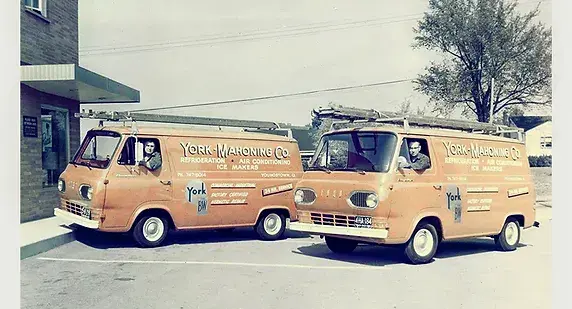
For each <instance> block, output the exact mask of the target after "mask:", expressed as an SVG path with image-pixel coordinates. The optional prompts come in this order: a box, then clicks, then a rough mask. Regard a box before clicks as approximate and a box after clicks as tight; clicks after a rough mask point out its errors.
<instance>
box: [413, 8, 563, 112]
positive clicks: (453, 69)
mask: <svg viewBox="0 0 572 309" xmlns="http://www.w3.org/2000/svg"><path fill="white" fill-rule="evenodd" d="M516 6H517V2H515V1H513V0H429V11H428V12H427V13H425V16H424V17H423V19H422V20H421V21H420V22H419V23H418V26H417V28H415V29H414V32H415V34H416V37H415V43H414V44H413V46H414V47H415V48H426V49H428V50H432V51H437V52H439V53H441V54H442V55H443V56H444V58H443V60H442V62H440V63H437V62H432V63H431V65H430V66H429V67H427V68H426V73H425V74H422V75H420V76H419V77H418V78H417V79H416V80H415V84H416V90H418V91H420V92H421V93H423V94H425V95H427V96H428V97H429V100H430V101H429V103H430V105H431V106H432V107H433V112H437V113H439V114H441V115H449V114H450V113H451V112H453V111H454V110H456V109H459V108H460V109H462V111H463V114H464V115H465V116H471V115H472V116H473V117H474V116H476V118H477V120H478V121H481V122H488V120H489V117H490V102H491V97H492V104H493V115H494V114H496V113H498V112H500V111H502V110H503V109H505V108H509V107H512V106H515V105H518V106H522V107H527V106H529V105H549V104H551V102H552V94H551V83H552V68H551V65H552V34H551V29H550V28H546V27H545V26H544V25H543V24H541V23H534V22H533V21H534V18H535V17H536V16H537V15H538V13H539V11H538V7H537V8H536V9H535V10H533V11H531V12H529V13H527V14H524V15H521V14H519V13H518V12H517V10H516ZM493 79H494V89H493V90H494V92H493V93H492V95H491V84H492V80H493Z"/></svg>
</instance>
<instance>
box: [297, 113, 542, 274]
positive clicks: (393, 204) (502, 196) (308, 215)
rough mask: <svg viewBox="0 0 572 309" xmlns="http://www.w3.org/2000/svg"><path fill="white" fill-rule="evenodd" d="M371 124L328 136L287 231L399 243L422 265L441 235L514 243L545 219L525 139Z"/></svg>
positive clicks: (337, 244) (347, 241)
mask: <svg viewBox="0 0 572 309" xmlns="http://www.w3.org/2000/svg"><path fill="white" fill-rule="evenodd" d="M401 121H403V119H402V120H401ZM405 121H407V120H405ZM366 122H370V123H372V124H371V125H370V126H369V127H367V126H364V127H361V128H343V129H338V130H333V131H331V132H328V133H326V134H324V135H323V136H322V137H321V140H320V143H319V146H318V148H317V149H316V153H315V156H314V157H313V159H312V161H311V163H310V166H309V168H308V170H307V171H306V172H305V173H304V176H303V177H302V180H300V181H299V182H298V184H297V186H296V190H295V194H294V197H295V202H296V207H297V211H298V220H297V221H295V220H292V222H289V223H288V226H287V229H290V230H293V231H299V232H306V233H310V234H315V235H321V236H324V238H325V241H326V244H327V246H328V247H329V249H330V250H331V251H333V252H342V253H349V252H351V251H353V250H354V249H355V248H356V246H357V244H358V243H370V244H380V245H399V246H401V247H402V248H403V250H404V253H405V257H406V259H407V261H408V262H410V263H414V264H417V263H427V262H429V261H431V260H432V258H433V257H434V255H435V252H436V250H437V247H438V245H439V243H440V242H441V241H443V240H450V239H460V238H467V237H482V236H489V237H493V238H494V240H495V242H496V244H497V245H498V247H499V248H500V249H501V250H505V251H510V250H514V249H516V248H517V245H518V243H519V241H520V235H521V228H529V227H531V226H533V225H534V226H538V223H537V222H536V221H535V208H534V204H535V190H534V183H533V179H532V177H531V171H530V168H529V163H528V157H527V154H526V148H525V145H524V143H523V142H521V141H519V140H517V139H513V138H507V137H500V136H493V135H491V134H478V133H469V132H462V131H460V130H451V129H434V128H411V127H409V126H408V125H405V126H391V125H384V124H383V123H377V122H376V121H375V120H374V121H373V122H372V121H369V120H368V121H366ZM380 122H382V121H380ZM388 122H389V121H388ZM493 127H494V126H493Z"/></svg>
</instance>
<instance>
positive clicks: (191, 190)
mask: <svg viewBox="0 0 572 309" xmlns="http://www.w3.org/2000/svg"><path fill="white" fill-rule="evenodd" d="M206 195H207V189H206V188H205V184H204V183H201V187H200V188H195V187H187V200H188V201H189V203H192V202H193V197H194V196H206Z"/></svg>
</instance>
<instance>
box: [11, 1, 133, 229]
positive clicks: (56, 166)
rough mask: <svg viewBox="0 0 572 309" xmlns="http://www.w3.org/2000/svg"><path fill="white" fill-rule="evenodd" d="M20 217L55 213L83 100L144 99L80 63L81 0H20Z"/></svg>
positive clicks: (24, 219) (76, 136)
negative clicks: (79, 13)
mask: <svg viewBox="0 0 572 309" xmlns="http://www.w3.org/2000/svg"><path fill="white" fill-rule="evenodd" d="M20 2H21V10H20V46H21V47H20V48H21V49H20V65H21V79H20V91H21V95H20V109H21V119H20V123H21V126H20V132H21V134H20V139H21V144H20V189H21V190H20V200H21V204H20V222H27V221H31V220H36V219H41V218H46V217H49V216H52V215H53V208H54V207H56V206H57V204H58V202H59V199H58V189H57V182H58V177H59V175H60V173H61V172H62V171H63V170H64V169H65V168H66V165H67V163H68V162H69V160H70V159H71V157H72V156H73V154H74V153H75V151H76V149H77V148H78V147H79V144H80V142H81V141H80V138H81V137H80V122H79V119H78V118H75V117H74V113H76V112H79V110H80V104H90V103H121V102H129V103H134V102H139V91H138V90H135V89H133V88H130V87H128V86H125V85H123V84H121V83H118V82H116V81H113V80H111V79H110V78H107V77H104V76H101V75H99V74H97V73H94V72H92V71H90V70H88V69H86V68H82V67H80V66H79V55H78V0H21V1H20Z"/></svg>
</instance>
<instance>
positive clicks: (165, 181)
mask: <svg viewBox="0 0 572 309" xmlns="http://www.w3.org/2000/svg"><path fill="white" fill-rule="evenodd" d="M159 181H160V182H161V183H162V184H164V185H170V184H171V181H170V180H159Z"/></svg>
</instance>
